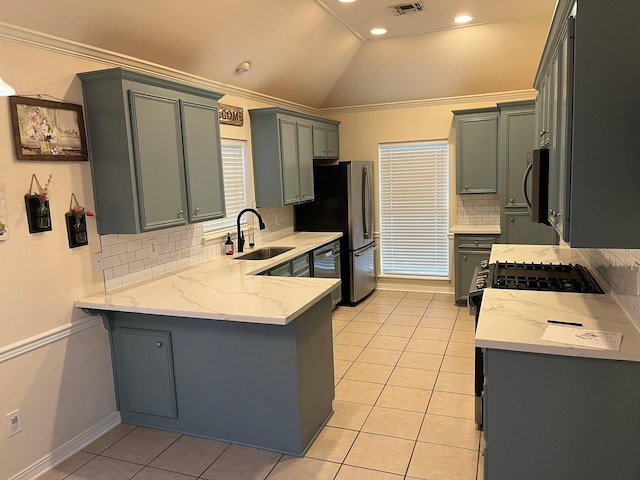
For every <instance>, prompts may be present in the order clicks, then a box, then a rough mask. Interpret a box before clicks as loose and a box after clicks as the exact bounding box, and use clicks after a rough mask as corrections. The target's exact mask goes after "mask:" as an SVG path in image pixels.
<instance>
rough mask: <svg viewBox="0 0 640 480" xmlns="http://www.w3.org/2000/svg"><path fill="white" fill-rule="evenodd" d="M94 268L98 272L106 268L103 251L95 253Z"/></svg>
mask: <svg viewBox="0 0 640 480" xmlns="http://www.w3.org/2000/svg"><path fill="white" fill-rule="evenodd" d="M93 269H94V270H95V271H96V272H101V271H102V270H104V257H103V256H102V252H99V253H95V254H94V255H93Z"/></svg>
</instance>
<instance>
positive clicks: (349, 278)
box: [295, 161, 376, 305]
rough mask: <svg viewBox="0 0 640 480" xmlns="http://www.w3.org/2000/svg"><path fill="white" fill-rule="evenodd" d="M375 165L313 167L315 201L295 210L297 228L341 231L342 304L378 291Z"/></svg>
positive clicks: (351, 302)
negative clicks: (374, 210) (374, 206)
mask: <svg viewBox="0 0 640 480" xmlns="http://www.w3.org/2000/svg"><path fill="white" fill-rule="evenodd" d="M372 176H373V162H355V161H343V162H338V163H336V164H333V165H316V166H314V167H313V177H314V178H313V183H314V193H315V200H314V201H313V202H308V203H303V204H300V205H296V207H295V229H296V230H297V231H310V232H334V231H336V232H342V235H343V236H342V238H341V240H340V259H341V262H342V264H341V272H342V273H341V280H342V303H343V304H344V303H346V304H350V305H355V304H356V303H358V302H359V301H360V300H362V299H363V298H365V297H366V296H367V295H369V294H370V293H371V292H373V291H374V290H375V288H376V271H375V264H374V258H375V254H374V252H375V249H376V244H375V241H374V239H373V183H372Z"/></svg>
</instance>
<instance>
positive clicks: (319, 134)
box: [313, 125, 327, 158]
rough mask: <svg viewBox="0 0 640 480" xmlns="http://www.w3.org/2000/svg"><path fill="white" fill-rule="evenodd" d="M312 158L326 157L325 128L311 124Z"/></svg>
mask: <svg viewBox="0 0 640 480" xmlns="http://www.w3.org/2000/svg"><path fill="white" fill-rule="evenodd" d="M313 158H327V128H326V127H323V126H320V125H314V126H313Z"/></svg>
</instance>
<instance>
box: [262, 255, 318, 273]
mask: <svg viewBox="0 0 640 480" xmlns="http://www.w3.org/2000/svg"><path fill="white" fill-rule="evenodd" d="M309 256H310V254H309V253H305V254H304V255H300V256H298V257H296V258H294V259H293V260H290V261H288V262H285V263H281V264H280V265H276V266H275V267H272V268H270V269H269V270H267V271H266V272H264V273H262V274H261V275H268V276H270V277H310V276H311V263H310V259H309Z"/></svg>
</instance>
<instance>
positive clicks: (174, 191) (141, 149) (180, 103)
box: [78, 68, 225, 235]
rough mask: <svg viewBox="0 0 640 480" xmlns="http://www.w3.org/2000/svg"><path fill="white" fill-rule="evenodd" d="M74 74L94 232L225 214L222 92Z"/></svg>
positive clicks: (127, 76) (130, 77) (111, 74)
mask: <svg viewBox="0 0 640 480" xmlns="http://www.w3.org/2000/svg"><path fill="white" fill-rule="evenodd" d="M78 77H79V78H80V79H81V81H82V88H83V95H84V109H85V116H86V120H87V121H86V123H87V134H88V135H87V136H88V143H89V149H90V160H91V173H92V180H93V187H94V195H95V202H96V210H97V212H96V213H97V215H96V219H97V222H98V231H99V233H100V234H102V235H105V234H116V233H123V234H125V233H141V232H145V231H151V230H157V229H161V228H168V227H175V226H180V225H184V224H186V223H192V222H201V221H204V220H212V219H214V218H221V217H223V216H224V214H225V204H224V183H223V180H224V179H223V174H222V154H221V147H220V126H219V121H218V99H219V98H220V97H221V96H222V95H220V94H218V93H215V92H211V91H207V90H203V89H200V88H195V87H191V86H189V85H184V84H181V83H178V82H174V81H169V80H165V79H162V78H158V77H154V76H151V75H145V74H140V73H137V72H132V71H129V70H126V69H122V68H113V69H108V70H99V71H96V72H86V73H80V74H78Z"/></svg>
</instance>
